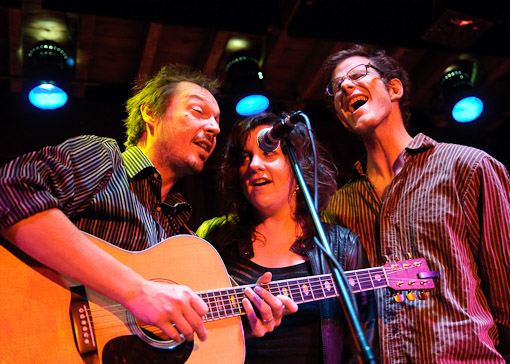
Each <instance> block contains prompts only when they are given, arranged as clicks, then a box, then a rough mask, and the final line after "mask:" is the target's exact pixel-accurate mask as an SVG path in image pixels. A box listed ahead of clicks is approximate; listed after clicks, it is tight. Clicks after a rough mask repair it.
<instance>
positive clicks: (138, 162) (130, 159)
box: [122, 145, 156, 178]
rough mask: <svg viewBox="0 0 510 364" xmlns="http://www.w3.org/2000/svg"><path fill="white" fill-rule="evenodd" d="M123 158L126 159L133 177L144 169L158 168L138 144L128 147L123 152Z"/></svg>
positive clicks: (130, 175)
mask: <svg viewBox="0 0 510 364" xmlns="http://www.w3.org/2000/svg"><path fill="white" fill-rule="evenodd" d="M122 159H123V160H124V164H125V166H126V172H127V174H128V176H129V178H133V177H134V176H136V175H137V174H138V173H140V172H141V171H143V170H144V169H147V168H153V169H156V167H154V164H152V162H151V160H150V159H149V158H148V157H147V156H146V155H145V154H144V153H143V152H142V150H141V149H140V148H138V147H137V146H136V145H135V146H132V147H129V148H127V149H126V151H125V152H124V153H122Z"/></svg>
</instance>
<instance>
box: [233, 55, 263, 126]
mask: <svg viewBox="0 0 510 364" xmlns="http://www.w3.org/2000/svg"><path fill="white" fill-rule="evenodd" d="M226 71H227V78H228V81H229V85H230V88H229V94H230V96H231V99H232V101H233V104H235V111H236V113H237V114H238V115H241V116H250V115H254V114H258V113H261V112H263V111H265V110H267V109H268V108H269V104H270V101H269V98H268V97H267V96H266V95H267V93H266V91H265V89H264V85H263V79H264V75H263V73H262V70H261V69H260V66H259V61H258V59H257V58H256V57H253V56H251V55H249V54H246V53H244V52H240V53H236V54H235V55H233V56H232V58H231V60H230V61H229V62H228V63H227V66H226Z"/></svg>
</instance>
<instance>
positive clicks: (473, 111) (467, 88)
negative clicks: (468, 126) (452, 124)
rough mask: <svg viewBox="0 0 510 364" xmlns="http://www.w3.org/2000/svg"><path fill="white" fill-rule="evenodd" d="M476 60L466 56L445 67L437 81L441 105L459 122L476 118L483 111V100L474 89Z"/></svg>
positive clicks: (476, 75)
mask: <svg viewBox="0 0 510 364" xmlns="http://www.w3.org/2000/svg"><path fill="white" fill-rule="evenodd" d="M478 79H479V72H478V62H477V61H476V60H473V59H470V58H469V57H467V56H461V58H459V60H458V61H457V62H456V63H455V64H453V65H451V66H449V67H448V68H446V69H445V70H444V72H443V75H442V77H441V80H440V82H439V84H440V87H441V96H442V100H443V106H444V107H446V109H447V110H448V112H449V113H451V116H452V118H453V119H454V120H455V121H457V122H459V123H468V122H471V121H473V120H476V119H477V118H478V117H479V116H480V115H481V114H482V112H483V101H482V99H481V98H480V95H479V93H478V91H477V89H476V85H477V83H478Z"/></svg>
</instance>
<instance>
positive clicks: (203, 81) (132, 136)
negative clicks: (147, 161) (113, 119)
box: [124, 64, 220, 147]
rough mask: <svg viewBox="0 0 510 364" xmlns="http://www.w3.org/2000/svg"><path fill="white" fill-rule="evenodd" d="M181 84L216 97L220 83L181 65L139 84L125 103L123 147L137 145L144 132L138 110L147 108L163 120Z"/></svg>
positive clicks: (170, 66) (163, 69)
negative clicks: (189, 85) (202, 89)
mask: <svg viewBox="0 0 510 364" xmlns="http://www.w3.org/2000/svg"><path fill="white" fill-rule="evenodd" d="M180 82H191V83H194V84H197V85H199V86H201V87H203V88H205V89H206V90H208V91H209V92H211V94H213V95H216V94H217V93H218V90H219V87H220V82H219V81H218V80H217V79H215V78H213V77H209V76H206V75H204V74H202V73H200V71H197V70H194V69H192V68H190V67H188V66H185V65H181V64H170V65H167V66H164V67H162V68H161V69H160V70H159V72H158V73H157V74H156V75H154V76H153V77H152V78H147V77H146V78H144V79H140V80H138V81H137V83H136V84H135V86H134V87H133V90H134V95H133V96H132V97H131V98H129V99H128V101H127V102H126V112H127V114H128V116H127V118H126V119H124V126H125V128H126V142H125V143H124V145H125V146H126V147H130V146H133V145H136V144H137V143H138V140H139V139H140V137H141V136H142V134H143V133H144V132H145V122H144V121H143V118H142V114H141V112H140V107H141V106H142V105H146V106H147V107H148V108H149V109H150V110H151V111H152V112H153V113H154V116H156V117H159V116H162V115H163V114H164V113H165V112H166V110H167V108H168V103H169V101H170V97H171V96H172V95H174V93H175V92H176V89H177V86H178V84H179V83H180Z"/></svg>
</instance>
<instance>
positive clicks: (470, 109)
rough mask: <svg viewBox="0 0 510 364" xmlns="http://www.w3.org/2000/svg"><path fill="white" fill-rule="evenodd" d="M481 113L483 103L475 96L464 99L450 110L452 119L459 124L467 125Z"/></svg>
mask: <svg viewBox="0 0 510 364" xmlns="http://www.w3.org/2000/svg"><path fill="white" fill-rule="evenodd" d="M482 112H483V102H482V100H480V99H479V98H478V97H476V96H469V97H464V98H463V99H461V100H459V101H458V102H457V103H456V104H455V106H453V109H452V117H453V119H454V120H456V121H458V122H459V123H469V122H470V121H473V120H475V119H477V118H478V117H479V116H480V115H481V114H482Z"/></svg>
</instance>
